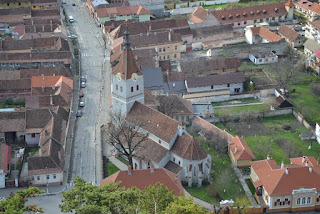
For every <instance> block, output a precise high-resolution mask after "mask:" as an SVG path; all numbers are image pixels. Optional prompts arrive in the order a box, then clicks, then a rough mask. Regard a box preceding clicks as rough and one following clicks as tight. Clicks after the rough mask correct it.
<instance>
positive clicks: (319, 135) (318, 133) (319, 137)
mask: <svg viewBox="0 0 320 214" xmlns="http://www.w3.org/2000/svg"><path fill="white" fill-rule="evenodd" d="M315 133H316V139H317V141H318V143H320V124H319V123H316V131H315Z"/></svg>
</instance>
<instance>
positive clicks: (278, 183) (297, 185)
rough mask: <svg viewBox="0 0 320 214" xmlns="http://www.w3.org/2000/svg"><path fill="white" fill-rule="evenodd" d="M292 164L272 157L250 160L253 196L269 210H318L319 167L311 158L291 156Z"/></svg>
mask: <svg viewBox="0 0 320 214" xmlns="http://www.w3.org/2000/svg"><path fill="white" fill-rule="evenodd" d="M290 161H291V164H284V163H283V162H282V163H281V165H280V166H279V165H277V163H276V162H275V161H274V160H270V158H269V156H268V158H267V160H260V161H253V162H251V175H250V177H251V180H252V183H253V185H254V186H255V188H256V196H258V197H259V198H260V200H258V201H263V203H264V204H265V205H267V206H268V208H269V212H300V211H313V210H319V209H320V167H319V162H318V161H317V160H316V159H315V158H314V157H305V156H303V157H298V158H290Z"/></svg>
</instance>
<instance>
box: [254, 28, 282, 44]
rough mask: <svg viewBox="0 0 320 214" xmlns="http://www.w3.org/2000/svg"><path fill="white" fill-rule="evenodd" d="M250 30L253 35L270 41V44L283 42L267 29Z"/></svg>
mask: <svg viewBox="0 0 320 214" xmlns="http://www.w3.org/2000/svg"><path fill="white" fill-rule="evenodd" d="M249 30H251V31H252V34H253V35H259V36H261V37H262V38H264V39H266V40H268V41H269V42H278V41H280V40H281V37H280V36H278V35H277V34H275V33H273V32H271V31H270V30H269V29H268V28H265V27H252V28H250V29H249Z"/></svg>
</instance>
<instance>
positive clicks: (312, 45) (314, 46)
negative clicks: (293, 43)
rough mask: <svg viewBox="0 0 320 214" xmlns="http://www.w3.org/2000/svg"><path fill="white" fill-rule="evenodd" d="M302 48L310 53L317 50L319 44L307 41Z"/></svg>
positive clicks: (319, 47) (319, 46)
mask: <svg viewBox="0 0 320 214" xmlns="http://www.w3.org/2000/svg"><path fill="white" fill-rule="evenodd" d="M303 46H304V48H306V49H308V50H310V51H311V52H312V53H313V52H314V51H316V50H318V49H320V44H318V43H317V42H316V41H314V40H312V39H308V40H307V41H306V42H305V43H304V44H303Z"/></svg>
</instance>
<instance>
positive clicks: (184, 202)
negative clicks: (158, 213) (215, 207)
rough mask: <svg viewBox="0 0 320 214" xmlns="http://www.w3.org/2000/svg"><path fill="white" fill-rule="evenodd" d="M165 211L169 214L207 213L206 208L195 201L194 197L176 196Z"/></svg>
mask: <svg viewBox="0 0 320 214" xmlns="http://www.w3.org/2000/svg"><path fill="white" fill-rule="evenodd" d="M163 213H166V214H167V213H168V214H181V213H183V214H205V213H207V212H206V210H205V209H204V208H203V207H201V206H199V205H198V204H194V203H193V199H192V197H189V198H185V197H176V198H175V199H174V201H173V202H172V203H170V204H169V206H168V207H167V208H166V210H165V211H164V212H163Z"/></svg>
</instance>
